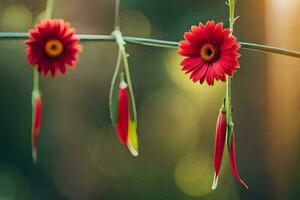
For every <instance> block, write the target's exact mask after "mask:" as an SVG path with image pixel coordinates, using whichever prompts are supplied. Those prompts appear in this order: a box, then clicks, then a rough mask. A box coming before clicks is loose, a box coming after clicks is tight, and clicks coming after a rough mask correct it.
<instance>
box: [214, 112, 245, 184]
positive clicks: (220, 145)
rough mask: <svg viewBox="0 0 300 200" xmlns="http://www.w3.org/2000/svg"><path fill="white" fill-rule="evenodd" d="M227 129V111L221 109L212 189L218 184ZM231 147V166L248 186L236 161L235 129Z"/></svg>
mask: <svg viewBox="0 0 300 200" xmlns="http://www.w3.org/2000/svg"><path fill="white" fill-rule="evenodd" d="M226 130H227V123H226V112H225V111H223V110H222V109H221V111H220V113H219V116H218V120H217V126H216V138H215V147H214V169H215V173H214V181H213V185H212V187H211V188H212V189H213V190H215V189H216V188H217V185H218V177H219V172H220V167H221V162H222V157H223V152H224V146H225V140H226ZM228 149H229V161H230V167H231V170H232V173H233V175H234V177H235V178H236V179H237V180H238V181H239V182H240V183H241V184H243V185H244V186H245V187H246V188H248V186H247V185H246V184H245V182H244V181H243V180H242V179H241V177H240V176H239V173H238V169H237V165H236V161H235V143H234V131H232V137H231V142H230V148H228Z"/></svg>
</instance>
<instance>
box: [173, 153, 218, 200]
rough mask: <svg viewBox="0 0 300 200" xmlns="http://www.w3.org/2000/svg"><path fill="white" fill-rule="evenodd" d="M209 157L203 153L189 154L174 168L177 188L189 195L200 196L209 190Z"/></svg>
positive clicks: (210, 180)
mask: <svg viewBox="0 0 300 200" xmlns="http://www.w3.org/2000/svg"><path fill="white" fill-rule="evenodd" d="M211 163H212V161H211V159H210V158H209V157H208V156H206V155H204V154H198V153H195V154H190V155H188V156H186V157H185V158H183V159H182V160H181V161H179V163H178V164H177V166H176V168H175V174H174V176H175V182H176V185H177V186H178V187H179V189H180V190H181V191H182V192H183V193H185V194H187V195H190V196H194V197H200V196H204V195H207V194H209V193H210V192H211V189H210V186H211V183H212V173H213V172H212V170H211V165H212V164H211Z"/></svg>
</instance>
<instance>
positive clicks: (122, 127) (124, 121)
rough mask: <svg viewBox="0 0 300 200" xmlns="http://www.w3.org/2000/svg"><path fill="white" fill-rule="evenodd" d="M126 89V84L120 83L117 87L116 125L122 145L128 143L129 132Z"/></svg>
mask: <svg viewBox="0 0 300 200" xmlns="http://www.w3.org/2000/svg"><path fill="white" fill-rule="evenodd" d="M127 88H128V86H127V84H126V83H125V82H124V81H122V82H121V83H120V86H119V102H118V118H117V125H116V131H117V133H118V136H119V138H120V140H121V141H122V142H123V143H124V144H127V143H128V131H129V106H128V90H127Z"/></svg>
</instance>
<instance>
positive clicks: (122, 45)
mask: <svg viewBox="0 0 300 200" xmlns="http://www.w3.org/2000/svg"><path fill="white" fill-rule="evenodd" d="M112 36H113V37H115V40H116V42H117V44H118V46H119V50H120V51H121V54H122V58H123V62H124V69H125V77H126V81H127V84H128V89H129V93H130V98H131V104H132V112H133V120H134V121H135V123H137V111H136V104H135V98H134V93H133V87H132V83H131V78H130V71H129V64H128V56H129V55H128V54H127V53H126V49H125V44H126V43H125V41H124V39H123V36H122V33H121V31H120V30H115V31H113V32H112Z"/></svg>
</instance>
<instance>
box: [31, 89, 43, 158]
mask: <svg viewBox="0 0 300 200" xmlns="http://www.w3.org/2000/svg"><path fill="white" fill-rule="evenodd" d="M34 98H35V99H34V102H33V122H32V123H33V125H32V157H33V160H34V161H36V160H37V147H38V145H37V138H38V135H39V133H40V128H41V120H42V99H41V97H40V96H39V95H38V96H37V97H34Z"/></svg>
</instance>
